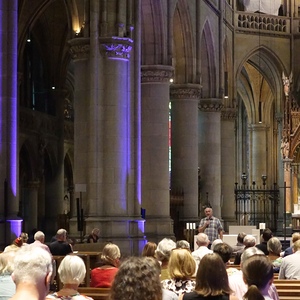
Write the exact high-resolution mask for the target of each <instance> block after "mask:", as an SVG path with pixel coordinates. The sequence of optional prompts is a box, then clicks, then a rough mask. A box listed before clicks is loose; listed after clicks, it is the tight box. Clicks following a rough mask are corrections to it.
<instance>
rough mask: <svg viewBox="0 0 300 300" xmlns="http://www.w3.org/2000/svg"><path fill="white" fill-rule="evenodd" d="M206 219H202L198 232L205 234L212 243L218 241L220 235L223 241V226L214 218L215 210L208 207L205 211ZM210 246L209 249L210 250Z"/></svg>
mask: <svg viewBox="0 0 300 300" xmlns="http://www.w3.org/2000/svg"><path fill="white" fill-rule="evenodd" d="M204 213H205V216H206V217H205V218H203V219H201V221H200V224H199V227H198V231H199V232H200V233H201V232H204V233H205V234H206V235H207V236H208V239H209V241H210V245H211V243H212V242H213V241H214V240H216V239H218V238H219V237H218V235H220V239H221V240H223V226H222V224H221V222H220V220H219V219H218V218H216V217H214V216H213V210H212V208H211V207H206V208H205V210H204ZM210 245H209V246H208V248H210Z"/></svg>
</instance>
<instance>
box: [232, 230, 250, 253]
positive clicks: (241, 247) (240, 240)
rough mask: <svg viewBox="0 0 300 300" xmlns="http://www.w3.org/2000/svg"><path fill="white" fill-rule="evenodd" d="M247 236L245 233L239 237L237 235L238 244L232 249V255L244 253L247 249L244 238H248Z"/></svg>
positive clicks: (241, 233)
mask: <svg viewBox="0 0 300 300" xmlns="http://www.w3.org/2000/svg"><path fill="white" fill-rule="evenodd" d="M246 235H247V234H246V233H245V232H240V233H239V234H238V235H237V238H236V240H237V243H236V245H234V246H233V247H232V253H233V256H236V254H237V253H238V252H242V251H243V250H244V248H245V245H244V237H245V236H246Z"/></svg>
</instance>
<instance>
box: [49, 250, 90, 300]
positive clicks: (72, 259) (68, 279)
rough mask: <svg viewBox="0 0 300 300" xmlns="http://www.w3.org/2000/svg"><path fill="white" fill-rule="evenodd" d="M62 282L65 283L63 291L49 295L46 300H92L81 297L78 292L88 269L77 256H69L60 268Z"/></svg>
mask: <svg viewBox="0 0 300 300" xmlns="http://www.w3.org/2000/svg"><path fill="white" fill-rule="evenodd" d="M57 272H58V274H59V278H60V281H61V282H62V283H63V287H62V289H60V290H59V291H58V292H55V293H53V294H49V295H48V296H47V297H46V300H50V299H66V300H84V299H90V300H91V299H92V298H90V297H87V296H84V295H81V294H80V293H79V292H78V286H79V285H80V283H82V282H83V280H84V278H85V273H86V268H85V264H84V262H83V260H82V259H81V258H80V257H79V256H76V255H73V254H72V255H67V256H66V257H65V258H64V259H63V260H62V261H61V263H60V265H59V267H58V271H57Z"/></svg>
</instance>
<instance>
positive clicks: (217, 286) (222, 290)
mask: <svg viewBox="0 0 300 300" xmlns="http://www.w3.org/2000/svg"><path fill="white" fill-rule="evenodd" d="M230 293H231V290H230V287H229V284H228V276H227V273H226V269H225V265H224V263H223V261H222V259H221V257H220V256H219V255H218V254H216V253H209V254H207V255H205V256H204V257H203V258H202V259H201V261H200V265H199V268H198V271H197V275H196V287H195V290H194V291H193V292H191V293H185V294H181V295H180V296H179V300H182V299H183V300H202V299H203V300H204V299H220V300H226V299H229V295H230Z"/></svg>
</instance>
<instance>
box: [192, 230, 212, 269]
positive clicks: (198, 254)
mask: <svg viewBox="0 0 300 300" xmlns="http://www.w3.org/2000/svg"><path fill="white" fill-rule="evenodd" d="M209 243H210V241H209V239H208V236H207V235H206V234H205V233H198V234H197V238H196V244H197V246H198V247H199V248H198V249H197V250H195V251H193V252H192V256H193V258H194V260H195V262H196V267H197V268H198V266H199V263H200V261H201V259H202V257H203V256H204V255H206V254H208V253H213V252H212V250H210V249H208V245H209Z"/></svg>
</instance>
